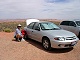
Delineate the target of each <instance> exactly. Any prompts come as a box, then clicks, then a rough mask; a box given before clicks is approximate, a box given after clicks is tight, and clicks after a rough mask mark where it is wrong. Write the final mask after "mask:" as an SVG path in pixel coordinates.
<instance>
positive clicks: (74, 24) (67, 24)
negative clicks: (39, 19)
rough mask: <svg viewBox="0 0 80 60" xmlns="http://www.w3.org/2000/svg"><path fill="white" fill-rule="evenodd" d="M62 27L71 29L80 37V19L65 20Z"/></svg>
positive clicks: (61, 24)
mask: <svg viewBox="0 0 80 60" xmlns="http://www.w3.org/2000/svg"><path fill="white" fill-rule="evenodd" d="M60 27H61V28H62V29H65V30H68V31H71V32H73V33H75V34H76V35H77V37H78V38H79V39H80V20H65V21H62V22H61V23H60Z"/></svg>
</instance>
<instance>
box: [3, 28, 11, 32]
mask: <svg viewBox="0 0 80 60" xmlns="http://www.w3.org/2000/svg"><path fill="white" fill-rule="evenodd" d="M3 31H4V32H9V33H10V32H12V29H10V28H6V29H4V30H3Z"/></svg>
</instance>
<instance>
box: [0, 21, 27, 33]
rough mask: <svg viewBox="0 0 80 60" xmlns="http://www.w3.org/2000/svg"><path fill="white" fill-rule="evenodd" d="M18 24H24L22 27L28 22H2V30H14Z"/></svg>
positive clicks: (0, 26)
mask: <svg viewBox="0 0 80 60" xmlns="http://www.w3.org/2000/svg"><path fill="white" fill-rule="evenodd" d="M18 24H21V25H22V29H23V28H24V26H26V22H2V23H0V32H1V31H5V32H14V31H15V29H16V27H17V25H18Z"/></svg>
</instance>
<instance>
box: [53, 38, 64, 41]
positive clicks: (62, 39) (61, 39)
mask: <svg viewBox="0 0 80 60" xmlns="http://www.w3.org/2000/svg"><path fill="white" fill-rule="evenodd" d="M54 39H55V40H60V41H64V40H65V38H64V37H56V38H54Z"/></svg>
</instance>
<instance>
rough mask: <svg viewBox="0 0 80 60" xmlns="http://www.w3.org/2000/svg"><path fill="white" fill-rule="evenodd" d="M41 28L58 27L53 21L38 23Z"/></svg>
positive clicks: (53, 28) (52, 28)
mask: <svg viewBox="0 0 80 60" xmlns="http://www.w3.org/2000/svg"><path fill="white" fill-rule="evenodd" d="M40 26H41V29H42V30H55V29H57V30H58V29H60V28H59V27H58V26H57V25H55V24H54V23H49V22H48V23H40Z"/></svg>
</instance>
